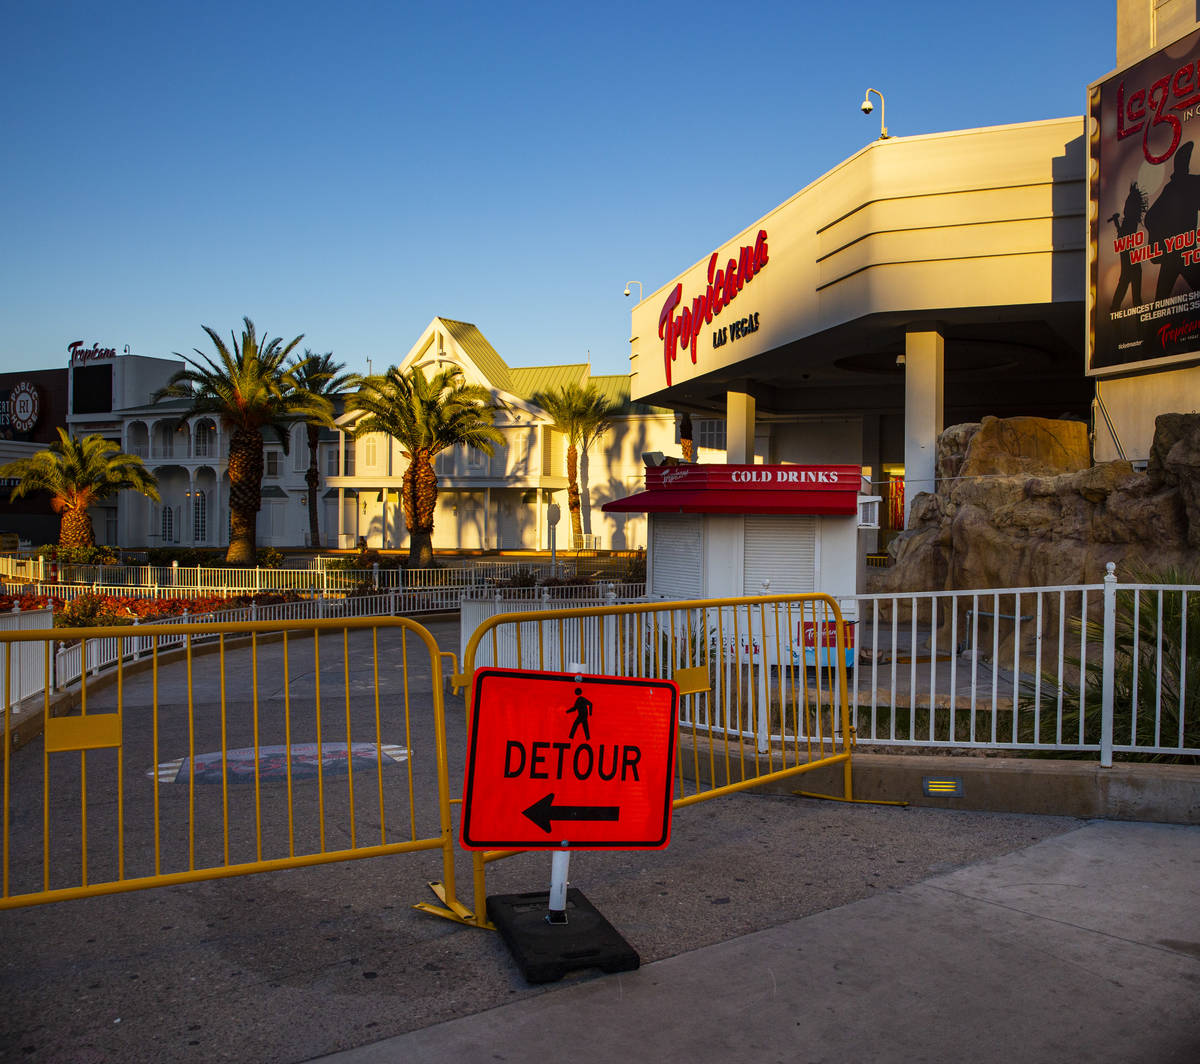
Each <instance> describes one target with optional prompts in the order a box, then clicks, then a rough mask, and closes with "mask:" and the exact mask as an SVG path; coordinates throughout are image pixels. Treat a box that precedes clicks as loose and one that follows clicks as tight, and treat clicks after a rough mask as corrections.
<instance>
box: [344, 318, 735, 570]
mask: <svg viewBox="0 0 1200 1064" xmlns="http://www.w3.org/2000/svg"><path fill="white" fill-rule="evenodd" d="M414 366H420V367H421V368H422V369H424V370H425V372H426V373H431V372H435V371H437V370H440V369H444V368H448V367H449V366H456V367H458V368H459V369H461V370H462V373H463V376H464V378H465V379H466V381H467V383H469V384H476V385H481V386H482V387H484V388H486V389H488V391H489V392H490V393H491V395H492V401H493V402H494V404H495V406H496V414H495V422H494V423H495V425H496V428H498V429H499V430H500V432H501V434H502V436H503V442H502V443H501V444H500V445H499V446H498V447H496V449H495V453H494V454H492V455H491V456H488V455H486V454H484V453H482V452H481V451H476V450H473V449H471V448H465V447H460V448H454V449H451V450H447V451H445V452H443V453H442V454H440V455H439V456H438V457H437V460H436V463H435V467H434V468H435V471H436V473H437V475H438V503H437V511H436V515H435V518H434V528H433V546H434V548H435V549H439V550H445V549H465V550H522V549H524V550H531V549H532V550H546V549H549V547H550V545H551V537H552V536H553V537H554V539H555V545H556V546H557V547H558V548H559V549H569V548H570V546H571V544H570V535H571V534H570V520H569V515H568V512H567V469H566V461H567V457H566V456H567V444H566V439H565V437H564V436H563V434H562V433H560V432H558V431H557V430H556V429H555V428H554V425H553V421H552V419H551V418H550V417H549V415H548V414H547V413H546V412H545V411H544V410H542V409H541V408H540V407H539V406H537V405H536V404H535V403H534V402H533V396H534V395H535V394H536V393H537V392H552V391H555V390H556V389H557V388H559V387H562V386H564V385H567V384H579V385H585V386H586V385H587V384H589V383H590V384H593V385H595V386H596V387H597V388H598V389H599V390H600V392H601V393H602V394H603V395H604V396H605V397H606V398H607V399H608V400H609V401H610V402H611V403H613V404H614V405H616V406H617V407H618V409H619V413H617V415H616V416H615V417H614V419H613V424H612V426H611V427H610V428H609V429H608V430H607V431H605V432H604V433H602V434H601V435H600V436H599V438H598V439H596V440H593V441H592V442H591V443H590V444H589V446H588V449H587V453H586V455H585V454H584V453H583V452H582V451H580V453H579V486H580V492H581V496H582V515H581V516H582V524H583V532H584V535H585V544H586V545H587V546H588V547H590V548H595V549H603V550H629V549H634V548H639V547H644V546H645V545H646V517H645V515H644V514H607V513H604V512H603V511H602V509H601V507H602V506H603V505H604V504H605V503H607V502H610V501H612V500H613V499H618V498H622V497H624V496H626V495H628V494H630V493H631V492H632V491H635V490H637V489H638V488H639V487H640V486H641V483H642V477H643V473H644V463H643V459H642V456H643V454H645V453H647V452H652V451H661V452H664V453H670V454H677V453H678V451H679V443H678V424H677V419H676V416H675V414H674V413H672V412H671V411H669V410H665V409H661V408H653V407H648V406H643V405H637V404H632V403H630V401H629V378H628V377H627V376H593V375H592V373H591V370H590V367H589V366H588V365H587V364H586V363H578V364H572V365H564V366H533V367H513V366H509V365H508V364H507V363H506V362H505V361H504V360H503V359H502V358H501V357H500V355H499V354H498V353H497V352H496V350H495V349H494V348H493V347H492V345H491V344H490V343H488V341H487V339H486V338H485V337H484V335H483V333H482V332H480V330H479V329H478V328H477V327H476V326H475V325H472V324H471V323H469V322H462V321H456V320H454V319H450V318H441V317H438V318H434V319H433V321H431V322H430V323H429V325H428V327H427V328H426V329H425V330H424V332H422V334H421V336H420V338H419V339H418V340H417V342H416V343H415V344H414V345H413V346H412V348H411V349H410V350H409V352H408V353H407V354H406V355H405V357H404V358H403V359H402V360H401V362H400V363H399V367H398V368H399V369H400V370H401V371H406V370H409V369H411V368H412V367H414ZM357 416H358V415H355V414H347V415H345V416H343V417H342V418H341V419H339V427H340V429H341V433H340V435H341V439H340V442H339V445H338V451H339V453H338V455H337V458H336V459H330V460H329V461H330V468H337V469H339V470H340V472H338V473H336V474H332V475H329V476H327V477H326V478H325V487H324V489H323V492H322V494H323V496H324V499H323V502H324V505H325V506H326V507H327V510H326V512H327V513H329V512H331V517H330V520H329V527H330V528H334V527H336V529H337V533H338V536H337V539H338V544H339V545H340V546H342V547H352V546H354V545H355V544H356V543H357V542H358V541H359V539H360V538H362V539H365V540H366V542H367V544H368V546H371V547H377V548H378V547H383V548H402V547H405V546H407V544H408V532H407V529H406V528H405V526H404V517H403V514H402V512H401V508H400V487H401V481H402V478H403V476H404V471H405V468H406V466H407V459H406V458H405V457H404V456H403V454H402V453H401V451H400V447H399V444H397V443H396V441H395V440H392V439H390V438H388V437H386V436H383V435H382V434H377V433H376V434H368V435H365V436H363V437H361V438H359V439H357V440H356V439H354V438H353V437H352V436H351V435H350V433H349V432H348V431H347V430H349V429H350V428H351V426H352V425H353V423H354V421H355V420H356V419H357ZM709 431H710V433H714V434H715V428H714V427H710V428H709ZM720 442H721V448H722V450H723V447H724V441H723V438H722V439H721V441H720ZM713 453H717V452H715V451H714V452H713ZM332 515H336V517H337V520H336V522H335V521H334V520H333V516H332Z"/></svg>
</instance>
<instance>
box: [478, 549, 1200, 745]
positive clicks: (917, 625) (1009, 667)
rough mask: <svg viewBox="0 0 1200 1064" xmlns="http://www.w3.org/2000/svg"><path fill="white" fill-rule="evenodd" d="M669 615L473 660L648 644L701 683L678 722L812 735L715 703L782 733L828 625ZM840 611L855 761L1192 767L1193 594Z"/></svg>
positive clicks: (796, 618)
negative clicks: (858, 754)
mask: <svg viewBox="0 0 1200 1064" xmlns="http://www.w3.org/2000/svg"><path fill="white" fill-rule="evenodd" d="M623 601H629V600H623ZM611 602H612V603H613V604H616V602H617V599H616V597H615V596H614V598H613V599H612V600H611ZM590 605H594V602H588V601H586V600H583V599H580V600H578V601H574V602H572V601H570V600H557V601H555V600H547V599H534V600H523V601H505V600H500V601H499V602H497V601H495V600H494V599H492V600H489V599H488V598H486V597H480V598H478V599H476V600H473V601H472V600H468V601H464V604H463V615H462V621H461V626H462V645H463V646H465V645H466V641H467V639H468V638H469V636H470V634H471V632H473V631H474V629H475V627H476V626H477V625H478V624H479V623H480V622H481V621H482V620H483V619H484V618H485V617H489V616H493V615H495V614H497V613H522V612H531V611H536V610H544V609H572V608H578V607H584V606H590ZM657 605H659V604H658V603H656V606H657ZM672 606H673V607H674V608H673V609H672V610H671V611H669V612H668V613H659V614H657V615H655V618H654V620H653V623H652V624H651V622H649V621H646V622H643V626H642V627H641V628H639V627H638V626H637V624H636V623H634V622H633V621H630V620H628V619H627V618H622V619H621V620H620V623H619V627H615V626H614V624H615V622H614V619H613V618H611V617H610V618H607V619H606V618H604V617H601V616H598V615H595V614H592V615H589V616H585V617H578V618H572V619H570V620H569V621H568V622H566V623H563V622H560V621H557V620H538V621H529V622H516V621H514V622H513V623H512V624H511V625H506V626H502V627H501V628H500V629H498V630H497V631H495V632H494V633H493V634H491V635H490V636H489V639H488V640H486V641H485V642H484V643H482V644H481V645H480V648H479V651H478V652H477V662H478V663H480V664H483V663H486V664H494V665H500V666H506V667H515V668H531V667H538V666H535V665H533V664H531V663H532V662H534V661H538V660H541V661H544V662H548V663H549V664H546V665H543V666H540V667H545V668H552V669H557V668H564V667H566V665H567V663H568V662H570V661H579V662H584V663H587V664H588V665H589V666H590V665H592V664H593V663H595V662H597V661H601V660H604V661H606V662H620V663H622V667H626V668H628V667H631V666H632V667H638V668H641V667H643V665H644V663H645V662H646V661H648V660H649V658H648V657H647V655H649V654H651V651H652V649H653V648H654V647H659V648H660V649H661V653H660V651H659V650H654V653H660V657H661V664H662V674H663V675H668V676H669V675H670V674H671V670H672V669H673V668H677V667H678V668H683V667H691V666H694V665H698V664H703V665H706V666H707V667H708V670H709V677H710V690H709V691H708V692H707V693H702V694H700V695H696V696H693V697H692V698H689V699H685V700H684V702H685V716H686V719H684V718H681V720H682V723H683V724H685V725H688V726H691V725H692V724H696V725H697V726H703V727H709V726H714V727H719V728H726V729H729V730H730V731H731V732H733V733H736V734H739V735H741V736H742V737H750V736H754V737H756V738H758V740H759V741H760V742H763V741H767V740H770V741H773V742H791V741H797V740H800V741H804V740H808V739H812V738H814V737H815V736H813V735H812V734H810V733H809V732H807V731H805V727H804V725H803V723H801V724H799V725H798V728H799V730H798V731H795V732H793V731H791V730H788V731H779V730H775V731H771V732H770V733H769V734H767V733H765V732H762V731H761V729H760V728H759V727H758V726H757V725H756V727H755V728H754V729H753V730H750V731H747V730H746V728H745V727H744V726H738V727H732V726H731V721H734V720H743V717H742V716H741V715H740V714H736V715H731V708H730V704H729V699H730V697H731V696H730V694H729V692H731V691H732V692H735V693H736V692H740V694H739V695H738V697H739V698H743V699H745V700H746V701H747V704H749V703H754V702H756V703H757V704H760V705H761V706H762V713H761V716H762V719H763V720H767V719H770V720H773V721H775V722H776V723H777V724H778V723H779V722H781V721H788V720H792V719H793V716H794V714H792V712H791V710H790V709H788V707H792V704H793V703H794V702H795V701H796V699H797V698H803V697H805V696H803V695H799V694H797V692H798V691H803V690H806V688H805V687H804V683H803V682H800V681H798V679H797V674H798V673H799V672H804V673H807V674H808V679H809V680H810V685H811V684H816V683H820V682H821V677H820V675H819V674H820V673H821V672H822V671H823V670H822V667H823V666H827V665H828V664H829V663H830V661H831V660H836V654H837V640H836V633H835V632H834V631H833V629H832V627H831V626H830V625H828V624H826V623H825V622H823V621H820V622H814V621H813V620H812V618H806V617H804V616H803V614H802V613H800V612H798V611H796V610H795V609H794V608H793V606H794V604H792V606H789V605H787V604H786V603H783V602H782V601H774V602H773V601H772V600H770V599H769V598H767V599H764V600H762V601H761V602H759V603H757V604H755V605H754V606H746V607H742V606H738V607H728V606H723V607H712V606H707V607H706V606H702V605H700V604H688V603H679V604H677V605H676V604H672ZM841 608H842V611H843V615H844V616H845V617H846V618H848V622H849V623H847V624H846V626H845V629H844V631H843V653H844V654H845V655H846V658H847V665H848V688H849V690H848V696H849V699H850V709H851V720H852V723H853V727H854V729H855V738H856V742H857V743H859V744H860V745H862V746H867V747H872V748H875V749H909V750H912V749H930V748H933V749H946V750H981V751H982V750H989V751H1006V752H1011V753H1013V754H1020V753H1023V752H1031V751H1039V752H1047V753H1049V752H1060V753H1061V752H1074V753H1085V754H1093V755H1096V756H1098V758H1099V760H1100V763H1101V765H1104V766H1110V765H1112V763H1113V758H1114V755H1115V754H1121V755H1138V756H1149V757H1200V585H1172V586H1166V585H1158V584H1119V583H1118V582H1117V579H1116V574H1115V571H1114V570H1113V569H1112V567H1111V566H1110V569H1109V573H1108V576H1107V578H1106V579H1105V581H1104V583H1102V584H1091V585H1076V586H1064V587H1050V588H1047V587H1040V588H1038V587H1029V588H1005V589H991V590H980V591H969V592H927V593H920V594H909V595H897V596H890V595H889V596H885V595H864V596H857V597H855V598H854V599H850V600H843V601H842V602H841ZM647 616H648V615H647ZM806 624H807V625H808V626H809V628H808V629H807V630H806V629H805V625H806ZM638 647H640V648H641V650H640V651H639V650H637V649H636V648H638ZM722 647H723V649H722ZM631 648H633V649H631ZM801 662H803V668H802V667H801ZM638 663H642V664H638ZM735 674H736V675H735ZM723 700H724V701H723ZM793 708H794V707H793ZM785 709H788V711H787V712H785V711H784V710H785ZM800 716H801V717H802V716H803V715H802V714H801V715H800ZM826 735H828V731H826Z"/></svg>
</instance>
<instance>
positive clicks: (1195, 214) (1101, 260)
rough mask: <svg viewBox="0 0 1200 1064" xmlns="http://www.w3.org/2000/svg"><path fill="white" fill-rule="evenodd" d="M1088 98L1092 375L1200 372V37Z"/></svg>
mask: <svg viewBox="0 0 1200 1064" xmlns="http://www.w3.org/2000/svg"><path fill="white" fill-rule="evenodd" d="M1088 97H1089V99H1088V110H1089V116H1090V122H1089V131H1088V148H1089V155H1090V161H1091V165H1090V167H1089V171H1088V172H1089V177H1088V185H1089V200H1090V202H1089V207H1090V210H1089V239H1088V273H1089V278H1088V279H1089V283H1088V330H1087V331H1088V336H1087V372H1088V373H1089V374H1091V375H1092V376H1101V375H1104V374H1111V373H1114V372H1129V371H1130V370H1140V369H1149V368H1151V367H1156V366H1163V365H1170V364H1174V363H1182V362H1189V361H1200V149H1198V142H1200V30H1196V31H1194V32H1192V33H1190V34H1188V35H1187V36H1186V37H1183V38H1181V39H1180V40H1178V41H1176V42H1175V43H1174V44H1170V45H1168V46H1167V47H1165V48H1161V49H1159V50H1158V51H1157V52H1155V53H1154V54H1153V55H1151V56H1149V57H1147V58H1145V59H1143V60H1141V61H1140V62H1138V63H1135V64H1134V65H1133V66H1130V67H1128V68H1126V69H1125V70H1122V71H1119V72H1118V73H1116V74H1113V75H1112V76H1111V77H1109V78H1106V79H1105V80H1104V81H1101V82H1097V83H1096V84H1095V85H1093V86H1091V88H1090V89H1089V93H1088Z"/></svg>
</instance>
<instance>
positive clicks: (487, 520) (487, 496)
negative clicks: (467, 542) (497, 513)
mask: <svg viewBox="0 0 1200 1064" xmlns="http://www.w3.org/2000/svg"><path fill="white" fill-rule="evenodd" d="M491 520H492V489H491V488H484V489H483V543H482V546H483V549H484V550H487V549H488V548H489V546H490V545H491V539H490V533H491Z"/></svg>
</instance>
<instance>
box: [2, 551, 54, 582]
mask: <svg viewBox="0 0 1200 1064" xmlns="http://www.w3.org/2000/svg"><path fill="white" fill-rule="evenodd" d="M45 572H46V563H45V559H44V558H42V557H41V556H40V555H37V554H31V555H28V556H24V557H16V556H11V555H0V577H3V578H5V579H8V580H17V581H25V582H27V583H29V582H32V581H34V580H44V579H45Z"/></svg>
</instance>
